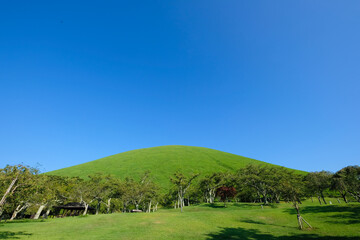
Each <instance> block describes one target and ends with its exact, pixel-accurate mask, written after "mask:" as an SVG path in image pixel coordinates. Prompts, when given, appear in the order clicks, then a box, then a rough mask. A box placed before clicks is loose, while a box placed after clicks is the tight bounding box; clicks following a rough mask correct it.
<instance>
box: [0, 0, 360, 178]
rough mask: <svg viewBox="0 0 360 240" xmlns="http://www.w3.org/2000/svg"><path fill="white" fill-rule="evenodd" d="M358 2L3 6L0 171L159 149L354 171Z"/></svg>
mask: <svg viewBox="0 0 360 240" xmlns="http://www.w3.org/2000/svg"><path fill="white" fill-rule="evenodd" d="M359 10H360V1H340V0H339V1H328V0H326V1H288V0H286V1H253V0H249V1H239V0H234V1H230V0H229V1H220V0H218V1H209V0H206V1H205V0H204V1H190V0H186V1H134V0H132V1H97V2H94V1H64V0H62V1H6V2H3V3H2V4H1V7H0V83H1V84H0V114H1V115H0V167H3V166H5V165H6V164H16V163H21V162H22V163H25V164H29V165H32V166H36V165H37V164H40V165H41V166H40V169H41V170H42V171H50V170H54V169H58V168H62V167H66V166H71V165H75V164H79V163H84V162H87V161H90V160H94V159H98V158H101V157H105V156H108V155H112V154H116V153H119V152H123V151H128V150H132V149H138V148H145V147H153V146H160V145H175V144H176V145H191V146H203V147H209V148H214V149H218V150H222V151H226V152H231V153H235V154H239V155H243V156H247V157H252V158H256V159H260V160H263V161H267V162H270V163H274V164H279V165H283V166H287V167H291V168H296V169H301V170H307V171H317V170H322V169H325V170H330V171H336V170H338V169H340V168H342V167H345V166H347V165H354V164H359V163H360V126H359V123H360V106H359V105H360V14H359Z"/></svg>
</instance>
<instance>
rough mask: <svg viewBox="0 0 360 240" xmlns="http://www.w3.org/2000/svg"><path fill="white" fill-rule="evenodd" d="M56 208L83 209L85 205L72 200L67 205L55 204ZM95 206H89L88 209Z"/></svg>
mask: <svg viewBox="0 0 360 240" xmlns="http://www.w3.org/2000/svg"><path fill="white" fill-rule="evenodd" d="M54 208H63V209H74V210H83V209H85V205H84V204H81V203H78V202H70V203H67V204H65V205H60V206H54ZM93 209H94V208H92V207H89V208H88V210H93Z"/></svg>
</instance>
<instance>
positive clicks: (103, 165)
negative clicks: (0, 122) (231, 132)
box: [47, 145, 269, 187]
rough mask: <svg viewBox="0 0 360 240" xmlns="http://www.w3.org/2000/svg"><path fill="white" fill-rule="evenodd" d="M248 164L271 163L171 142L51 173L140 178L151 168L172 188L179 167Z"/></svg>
mask: <svg viewBox="0 0 360 240" xmlns="http://www.w3.org/2000/svg"><path fill="white" fill-rule="evenodd" d="M248 164H269V163H265V162H262V161H259V160H255V159H251V158H247V157H242V156H239V155H235V154H231V153H227V152H222V151H218V150H214V149H210V148H204V147H190V146H180V145H169V146H160V147H152V148H143V149H138V150H132V151H128V152H123V153H119V154H115V155H111V156H108V157H105V158H101V159H98V160H94V161H91V162H87V163H83V164H80V165H76V166H72V167H67V168H63V169H59V170H55V171H52V172H48V173H47V174H52V175H61V176H70V177H75V176H79V177H82V178H86V177H87V176H88V175H90V174H94V173H99V172H101V173H104V174H110V175H113V176H116V177H120V178H125V177H134V178H137V177H139V176H140V175H141V174H143V173H144V172H145V171H148V170H149V171H150V173H151V176H152V177H153V178H154V180H155V181H156V182H157V183H158V184H160V186H162V187H168V186H169V184H170V181H169V178H170V176H171V175H172V174H173V173H175V172H176V171H177V170H180V171H182V172H183V173H185V174H191V173H194V172H197V173H201V175H206V174H209V173H213V172H218V171H235V170H237V169H239V168H242V167H244V166H246V165H248Z"/></svg>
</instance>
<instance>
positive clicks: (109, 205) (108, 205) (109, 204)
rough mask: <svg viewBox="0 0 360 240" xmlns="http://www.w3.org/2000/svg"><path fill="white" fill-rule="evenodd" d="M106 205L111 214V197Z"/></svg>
mask: <svg viewBox="0 0 360 240" xmlns="http://www.w3.org/2000/svg"><path fill="white" fill-rule="evenodd" d="M106 207H107V209H106V212H107V213H108V214H109V213H110V207H111V198H109V199H108V201H107V205H106Z"/></svg>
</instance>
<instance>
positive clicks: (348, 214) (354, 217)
mask: <svg viewBox="0 0 360 240" xmlns="http://www.w3.org/2000/svg"><path fill="white" fill-rule="evenodd" d="M284 211H285V212H288V213H291V214H296V211H295V209H293V208H291V209H290V208H289V209H285V210H284ZM300 212H301V213H303V214H307V213H334V214H330V215H329V217H328V218H329V219H330V220H328V221H327V222H331V223H345V224H356V223H360V205H350V204H349V205H346V206H339V205H326V206H306V207H301V208H300Z"/></svg>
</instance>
